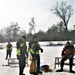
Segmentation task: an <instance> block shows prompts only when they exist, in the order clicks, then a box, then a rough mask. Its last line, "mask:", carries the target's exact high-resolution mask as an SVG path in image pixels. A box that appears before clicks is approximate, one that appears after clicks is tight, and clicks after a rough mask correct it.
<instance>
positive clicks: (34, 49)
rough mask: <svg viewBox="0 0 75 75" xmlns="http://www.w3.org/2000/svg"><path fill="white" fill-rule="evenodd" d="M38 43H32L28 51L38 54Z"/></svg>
mask: <svg viewBox="0 0 75 75" xmlns="http://www.w3.org/2000/svg"><path fill="white" fill-rule="evenodd" d="M39 48H40V47H39V45H38V44H33V45H32V48H30V53H31V54H39Z"/></svg>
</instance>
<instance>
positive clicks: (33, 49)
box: [29, 35, 43, 73]
mask: <svg viewBox="0 0 75 75" xmlns="http://www.w3.org/2000/svg"><path fill="white" fill-rule="evenodd" d="M39 50H41V52H43V49H42V48H41V47H40V45H39V43H38V41H37V37H36V36H35V35H34V36H33V37H32V40H31V41H30V42H29V51H30V53H31V56H32V60H34V62H36V65H37V68H36V73H42V72H41V71H40V55H39ZM34 73H35V72H34Z"/></svg>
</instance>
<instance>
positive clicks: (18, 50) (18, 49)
mask: <svg viewBox="0 0 75 75" xmlns="http://www.w3.org/2000/svg"><path fill="white" fill-rule="evenodd" d="M16 48H17V55H18V56H20V43H19V42H17V43H16Z"/></svg>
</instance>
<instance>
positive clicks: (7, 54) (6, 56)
mask: <svg viewBox="0 0 75 75" xmlns="http://www.w3.org/2000/svg"><path fill="white" fill-rule="evenodd" d="M7 58H8V50H7V51H6V58H5V59H7Z"/></svg>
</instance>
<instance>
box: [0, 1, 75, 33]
mask: <svg viewBox="0 0 75 75" xmlns="http://www.w3.org/2000/svg"><path fill="white" fill-rule="evenodd" d="M56 1H58V2H61V1H65V2H67V4H69V5H72V7H73V9H75V8H74V7H75V6H74V3H75V2H74V1H75V0H0V29H2V28H4V27H7V26H9V25H10V24H11V22H12V21H14V22H18V24H19V26H20V27H21V28H22V29H25V30H26V32H28V30H29V25H28V23H29V22H30V21H31V18H32V17H34V18H35V23H36V32H37V31H39V30H43V31H46V30H47V29H48V28H50V27H51V26H52V24H56V23H57V22H58V21H60V19H59V18H58V17H57V16H56V15H54V14H53V13H52V12H51V11H50V9H51V8H52V6H54V5H55V4H56ZM74 11H75V10H74ZM74 17H75V15H73V16H72V17H71V19H70V22H69V29H71V28H72V27H73V25H74V24H75V22H74Z"/></svg>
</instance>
